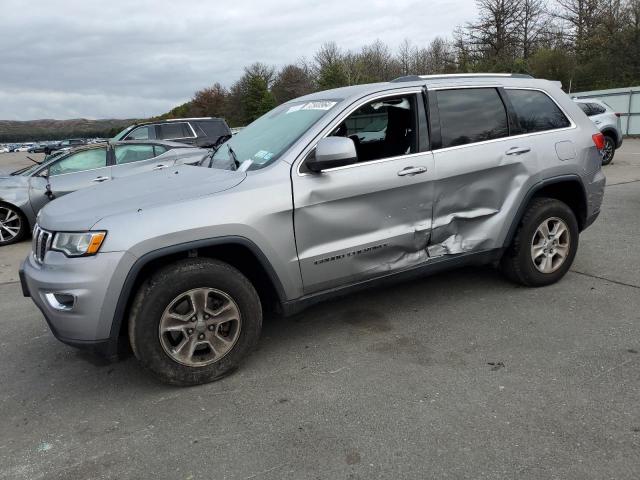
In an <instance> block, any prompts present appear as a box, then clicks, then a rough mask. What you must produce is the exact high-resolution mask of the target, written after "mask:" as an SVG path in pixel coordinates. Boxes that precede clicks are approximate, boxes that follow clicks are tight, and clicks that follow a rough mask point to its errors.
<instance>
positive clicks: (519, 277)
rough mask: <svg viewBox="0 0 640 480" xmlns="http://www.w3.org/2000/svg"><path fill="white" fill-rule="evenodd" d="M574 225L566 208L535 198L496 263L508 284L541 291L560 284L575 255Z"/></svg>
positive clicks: (557, 202)
mask: <svg viewBox="0 0 640 480" xmlns="http://www.w3.org/2000/svg"><path fill="white" fill-rule="evenodd" d="M578 236H579V230H578V222H577V220H576V217H575V214H574V213H573V211H572V210H571V208H569V206H568V205H567V204H565V203H563V202H561V201H559V200H556V199H555V198H536V199H534V200H533V201H532V202H531V203H530V204H529V207H528V208H527V211H526V212H525V214H524V217H523V218H522V221H521V222H520V225H519V227H518V231H517V232H516V235H515V237H514V239H513V242H512V243H511V246H510V247H509V248H508V249H507V251H506V252H505V254H504V255H503V257H502V260H501V262H500V267H501V270H502V271H503V273H504V274H505V276H506V277H507V278H509V279H510V280H512V281H514V282H516V283H520V284H522V285H526V286H529V287H542V286H545V285H550V284H552V283H555V282H557V281H558V280H560V279H561V278H562V277H563V276H564V275H565V274H566V273H567V272H568V271H569V268H571V264H572V263H573V260H574V258H575V256H576V252H577V251H578Z"/></svg>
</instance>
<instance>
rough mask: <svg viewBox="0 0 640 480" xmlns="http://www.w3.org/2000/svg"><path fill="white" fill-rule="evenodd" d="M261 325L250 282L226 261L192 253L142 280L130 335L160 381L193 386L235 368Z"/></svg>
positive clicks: (130, 320) (245, 354)
mask: <svg viewBox="0 0 640 480" xmlns="http://www.w3.org/2000/svg"><path fill="white" fill-rule="evenodd" d="M261 328H262V308H261V305H260V299H259V297H258V294H257V293H256V291H255V289H254V288H253V286H252V285H251V283H250V282H249V281H248V280H247V279H246V278H245V277H244V276H243V275H242V274H241V273H240V272H239V271H238V270H236V269H235V268H233V267H231V266H230V265H228V264H225V263H223V262H219V261H216V260H212V259H205V258H195V259H188V260H183V261H180V262H176V263H174V264H172V265H169V266H167V267H165V268H163V269H161V270H160V271H158V272H157V273H155V274H154V275H152V276H151V277H150V278H149V279H148V280H147V281H146V282H145V283H144V284H143V285H142V287H141V288H140V291H139V292H138V294H137V296H136V298H135V300H134V304H133V306H132V311H131V316H130V318H129V340H130V342H131V346H132V349H133V351H134V353H135V355H136V357H137V358H138V359H139V360H140V361H141V362H142V364H143V365H144V366H145V367H147V368H148V369H149V370H151V371H152V372H153V373H154V374H155V375H156V376H158V377H159V378H160V379H161V380H163V381H165V382H167V383H171V384H175V385H197V384H201V383H207V382H212V381H215V380H218V379H220V378H222V377H224V376H225V375H227V374H229V373H231V372H232V371H233V370H235V369H236V368H237V367H238V365H239V364H240V363H241V362H242V360H244V358H245V357H246V356H247V355H248V354H249V353H250V352H251V350H252V349H253V348H254V347H255V345H256V343H257V341H258V338H259V336H260V330H261Z"/></svg>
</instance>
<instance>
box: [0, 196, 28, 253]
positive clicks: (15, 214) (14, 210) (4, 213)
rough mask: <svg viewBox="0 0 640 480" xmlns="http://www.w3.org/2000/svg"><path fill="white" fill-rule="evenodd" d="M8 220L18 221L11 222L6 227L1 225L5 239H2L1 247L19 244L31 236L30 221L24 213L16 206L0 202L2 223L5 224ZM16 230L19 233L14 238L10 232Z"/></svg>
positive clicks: (0, 228)
mask: <svg viewBox="0 0 640 480" xmlns="http://www.w3.org/2000/svg"><path fill="white" fill-rule="evenodd" d="M8 218H9V219H11V218H16V220H10V221H9V222H7V224H6V226H3V225H0V230H2V232H1V233H2V237H4V239H3V238H0V247H4V246H5V245H11V244H12V243H17V242H19V241H21V240H22V239H24V238H25V237H26V236H27V235H28V234H29V221H28V220H27V218H26V217H25V216H24V214H23V213H22V211H21V210H20V209H19V208H18V207H16V206H14V205H11V204H9V203H3V202H0V222H4V221H6V219H8ZM15 228H18V233H17V234H16V235H15V236H12V234H11V233H10V232H13V231H14V229H15ZM9 237H10V238H9Z"/></svg>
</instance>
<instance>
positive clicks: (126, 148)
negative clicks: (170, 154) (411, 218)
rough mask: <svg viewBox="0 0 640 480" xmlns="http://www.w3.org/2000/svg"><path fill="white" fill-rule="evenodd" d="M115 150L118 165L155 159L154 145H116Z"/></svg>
mask: <svg viewBox="0 0 640 480" xmlns="http://www.w3.org/2000/svg"><path fill="white" fill-rule="evenodd" d="M114 150H115V154H116V163H117V164H118V165H122V164H125V163H132V162H140V161H142V160H148V159H150V158H153V157H155V154H154V152H153V145H116V147H115V148H114Z"/></svg>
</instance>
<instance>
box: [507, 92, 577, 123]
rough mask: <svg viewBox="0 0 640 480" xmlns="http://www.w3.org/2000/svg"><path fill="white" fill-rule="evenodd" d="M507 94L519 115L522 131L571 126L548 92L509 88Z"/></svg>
mask: <svg viewBox="0 0 640 480" xmlns="http://www.w3.org/2000/svg"><path fill="white" fill-rule="evenodd" d="M507 96H508V97H509V100H510V101H511V104H512V105H513V108H514V109H515V111H516V115H517V116H518V121H519V122H520V131H521V133H532V132H543V131H545V130H554V129H556V128H566V127H569V126H571V122H569V119H567V117H566V116H565V114H564V113H562V110H560V108H559V107H558V106H557V105H556V104H555V102H554V101H553V100H551V98H549V96H548V95H547V94H546V93H543V92H541V91H539V90H515V89H514V90H507Z"/></svg>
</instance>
